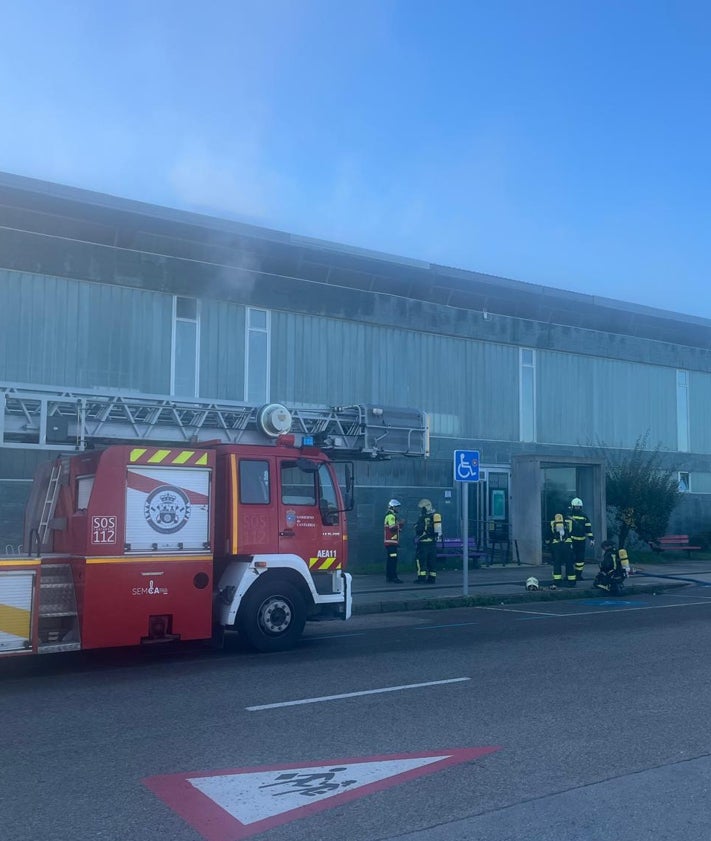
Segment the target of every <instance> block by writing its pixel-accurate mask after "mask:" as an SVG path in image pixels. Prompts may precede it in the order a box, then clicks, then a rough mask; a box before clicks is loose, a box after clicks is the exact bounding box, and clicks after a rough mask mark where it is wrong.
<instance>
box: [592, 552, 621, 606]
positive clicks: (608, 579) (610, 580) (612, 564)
mask: <svg viewBox="0 0 711 841" xmlns="http://www.w3.org/2000/svg"><path fill="white" fill-rule="evenodd" d="M622 552H625V550H624V549H620V550H619V551H618V550H617V549H615V544H614V543H612V541H610V540H606V541H605V542H604V543H603V544H602V560H601V561H600V572H598V574H597V575H596V576H595V580H594V581H593V587H597V589H598V590H604V591H605V592H606V593H610V595H612V596H618V595H619V594H620V593H621V592H622V591H623V589H624V586H625V575H626V574H625V570H624V567H623V566H622V559H621V558H620V554H621V553H622ZM626 554H627V553H626V552H625V555H626Z"/></svg>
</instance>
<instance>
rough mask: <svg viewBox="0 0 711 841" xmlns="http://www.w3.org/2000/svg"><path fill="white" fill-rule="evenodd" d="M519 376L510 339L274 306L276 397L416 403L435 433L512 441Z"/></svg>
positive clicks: (273, 390)
mask: <svg viewBox="0 0 711 841" xmlns="http://www.w3.org/2000/svg"><path fill="white" fill-rule="evenodd" d="M517 381H518V349H517V348H514V347H508V346H505V345H496V344H486V343H484V342H478V341H475V340H466V339H457V338H451V337H447V336H437V335H434V334H430V333H417V332H415V331H412V330H405V329H397V328H395V329H393V328H386V327H379V326H375V325H367V324H357V323H355V322H348V321H341V320H338V319H329V318H317V317H311V316H302V315H295V314H291V313H284V312H275V313H273V314H272V387H271V396H272V399H275V400H276V399H278V400H284V401H286V402H302V403H328V404H340V403H359V402H367V403H371V402H376V403H377V402H382V403H387V404H390V405H396V406H397V405H401V406H417V407H418V408H422V409H425V410H426V411H430V412H432V414H433V433H435V434H440V435H452V436H458V435H466V436H468V437H474V438H488V439H489V440H507V441H511V440H516V439H517V437H518V389H517V386H516V383H517ZM460 421H461V426H460Z"/></svg>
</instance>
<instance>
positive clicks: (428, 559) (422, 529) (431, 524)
mask: <svg viewBox="0 0 711 841" xmlns="http://www.w3.org/2000/svg"><path fill="white" fill-rule="evenodd" d="M417 507H418V508H419V509H420V517H419V519H418V521H417V523H416V525H415V564H416V565H417V578H416V579H415V580H416V582H417V583H418V584H434V583H435V582H436V581H437V569H436V565H437V541H438V540H440V539H441V537H442V516H441V515H440V514H438V513H437V512H436V511H435V509H434V506H433V505H432V503H431V502H430V500H429V499H421V500H420V501H419V502H418V503H417Z"/></svg>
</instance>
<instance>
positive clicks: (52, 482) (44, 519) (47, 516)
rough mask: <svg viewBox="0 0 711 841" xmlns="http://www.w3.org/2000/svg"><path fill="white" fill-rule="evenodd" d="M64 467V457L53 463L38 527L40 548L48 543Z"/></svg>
mask: <svg viewBox="0 0 711 841" xmlns="http://www.w3.org/2000/svg"><path fill="white" fill-rule="evenodd" d="M64 468H65V462H64V459H61V460H59V461H57V462H55V463H54V465H52V472H51V474H50V477H49V483H48V484H47V493H46V494H45V497H44V504H43V505H42V513H41V514H40V521H39V526H38V527H37V534H38V536H39V545H40V549H41V548H42V547H43V546H44V545H45V544H46V543H47V538H48V537H49V527H50V523H51V522H52V517H54V512H55V510H56V508H57V498H58V497H59V487H60V484H61V481H60V480H61V478H62V471H63V470H64Z"/></svg>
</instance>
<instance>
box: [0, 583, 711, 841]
mask: <svg viewBox="0 0 711 841" xmlns="http://www.w3.org/2000/svg"><path fill="white" fill-rule="evenodd" d="M709 651H711V589H709V588H706V587H693V586H692V587H688V588H684V589H682V590H677V591H674V592H673V593H668V594H660V595H651V594H650V595H645V596H644V597H642V596H635V597H633V598H630V599H627V600H614V599H608V600H605V599H599V598H596V597H592V596H591V598H590V599H589V600H582V601H568V602H543V603H538V604H535V605H533V604H528V605H525V604H522V605H508V606H504V605H501V606H494V607H489V608H459V609H453V610H443V611H422V612H418V613H396V614H385V615H379V614H378V615H370V616H363V617H356V618H354V619H353V620H352V621H351V622H349V623H345V624H340V623H325V624H319V625H314V626H309V628H308V630H307V635H306V637H305V639H304V642H303V644H302V645H300V646H299V648H298V649H296V650H294V651H291V652H288V653H284V654H274V655H254V654H250V653H248V652H246V651H245V650H244V649H243V648H242V647H241V646H240V644H239V642H238V641H233V642H232V643H231V644H229V645H228V646H227V648H226V649H225V650H223V651H221V652H215V651H210V650H203V649H200V648H198V647H188V648H181V649H171V650H155V649H153V650H150V651H121V652H114V653H110V654H106V653H102V654H98V655H93V656H89V655H87V654H78V655H75V654H64V655H55V656H54V657H53V658H52V659H47V658H44V659H43V658H23V659H22V660H17V659H15V660H12V661H11V660H3V661H0V721H1V722H2V727H1V728H0V758H1V760H0V826H2V832H0V836H1V837H3V838H7V839H8V840H10V839H11V841H36V839H39V838H47V839H51V841H98V840H99V839H107V841H157V839H161V841H165V840H166V839H171V841H200V839H201V838H205V837H206V838H209V839H210V841H237V839H239V838H243V837H257V838H260V839H264V841H287V839H288V841H302V840H303V841H319V839H324V841H325V839H329V841H331V839H339V841H381V839H382V840H383V841H384V839H394V838H397V839H399V841H444V840H445V839H447V841H458V839H461V841H464V839H467V841H479V839H481V841H508V839H517V841H519V840H520V839H526V841H528V839H535V841H564V839H565V841H579V840H580V841H583V839H585V841H588V839H596V841H597V839H601V841H606V839H615V841H640V840H641V839H647V838H649V839H652V838H653V839H655V841H658V839H683V840H684V841H696V840H697V839H699V841H701V839H703V841H707V839H708V837H709V825H711V798H710V797H709V794H710V793H711V791H710V790H711V761H710V760H709V756H710V755H711V726H709V715H710V714H711V713H710V709H711V689H710V688H709V687H710V686H711V668H710V665H709ZM382 690H388V691H382ZM362 693H369V694H362ZM331 696H346V697H338V698H333V697H331ZM306 701H308V703H307V702H306ZM295 702H300V703H295ZM483 747H489V748H497V750H495V751H492V752H490V753H486V754H485V755H482V756H472V755H469V754H461V755H460V754H458V753H457V751H459V750H465V749H473V748H483ZM433 755H436V756H438V757H448V756H451V757H453V758H452V759H451V760H447V762H450V764H447V763H444V766H443V767H439V766H437V764H436V762H435V760H434V759H425V760H422V759H421V758H420V759H418V757H422V756H425V757H432V756H433ZM413 756H414V757H415V758H414V759H413V758H412V757H413ZM372 757H378V759H377V760H376V761H374V762H371V763H369V765H368V766H367V767H368V768H369V769H375V770H374V771H373V772H372V773H374V774H376V777H377V774H385V773H386V771H387V769H390V772H392V768H395V767H396V766H395V765H392V768H391V766H390V765H388V763H395V762H398V761H399V762H410V764H411V765H412V763H415V764H416V763H417V762H420V763H421V762H423V761H425V762H430V763H433V764H434V768H430V769H429V770H428V768H427V767H420V771H419V772H418V773H420V774H421V775H420V776H417V774H416V773H415V772H414V771H412V770H410V771H409V772H407V773H406V772H402V773H403V776H402V777H397V778H392V779H391V780H390V782H389V783H385V782H378V781H377V780H376V781H375V782H373V781H372V780H371V782H370V783H368V785H365V783H362V785H363V788H361V789H360V790H358V785H361V782H359V781H360V777H359V774H362V773H364V772H363V771H362V767H365V766H362V765H359V764H358V762H359V761H360V762H362V761H363V760H366V759H368V758H372ZM394 757H399V758H400V759H397V760H396V759H394ZM349 763H352V764H349ZM288 766H291V769H289V768H288ZM308 766H324V767H323V768H320V769H316V768H315V769H314V771H313V774H312V775H311V776H310V775H309V773H308ZM397 767H399V766H397ZM254 768H260V769H263V770H262V771H260V772H259V773H260V774H262V775H263V776H262V777H257V776H255V777H252V776H247V775H246V772H248V771H249V769H254ZM341 768H344V769H345V770H344V771H340V770H338V771H334V769H341ZM280 769H281V770H280ZM294 769H296V770H294ZM304 769H306V770H304ZM226 770H231V772H232V773H233V774H236V775H237V776H236V777H234V779H237V780H238V781H239V782H241V783H242V784H243V787H244V789H245V791H246V794H245V793H244V792H243V794H242V795H241V797H242V798H243V800H244V801H245V803H246V804H247V806H249V808H252V805H250V804H253V802H254V803H256V800H257V795H258V796H259V797H260V798H261V799H262V800H263V801H264V802H265V803H266V804H267V805H266V806H265V807H264V808H270V809H272V811H274V810H277V811H276V812H274V814H276V815H278V810H279V809H281V810H282V812H283V811H289V810H290V809H292V810H294V811H291V812H290V813H289V814H288V815H286V816H282V817H272V818H268V819H266V818H264V819H263V820H264V822H263V823H259V820H257V819H256V818H255V819H254V820H253V822H252V823H250V824H244V826H243V825H242V824H240V825H239V826H237V825H236V824H234V823H230V821H227V822H225V821H224V820H222V817H224V812H222V811H221V810H219V809H218V810H215V809H214V808H211V809H206V808H205V807H204V803H205V801H200V803H202V806H201V805H200V803H198V805H197V806H196V805H195V802H194V800H195V798H194V794H191V792H192V793H194V791H195V784H186V783H185V782H184V780H182V779H180V780H179V782H178V783H176V782H175V777H174V776H173V775H182V776H183V777H185V776H188V775H193V777H195V776H200V777H209V778H213V777H215V772H220V771H226ZM390 772H389V773H390ZM255 773H256V772H255ZM316 777H318V778H319V779H318V780H316ZM156 780H158V781H157V782H156ZM314 780H315V782H314ZM232 781H233V777H230V776H228V777H219V778H218V781H217V783H215V780H214V779H212V781H211V782H210V783H209V784H210V785H213V786H217V788H218V789H219V790H221V791H223V794H222V795H221V796H224V797H236V795H231V794H230V793H229V791H231V789H229V786H230V785H232V784H233V783H232ZM324 781H331V782H329V783H328V784H329V785H333V786H334V787H338V786H340V788H335V789H334V790H337V791H338V792H340V793H339V794H337V796H334V797H333V799H332V800H331V802H330V803H329V801H328V799H325V800H324V799H321V800H319V799H318V797H316V794H315V789H314V786H315V785H318V784H320V783H322V782H324ZM356 783H357V785H356ZM204 785H208V783H205V784H204ZM220 786H222V789H220ZM250 786H251V787H252V788H250ZM326 787H327V786H326ZM171 791H172V792H173V794H172V795H170V792H171ZM225 791H227V794H225V793H224V792H225ZM166 792H169V794H168V795H166ZM186 792H187V793H186ZM171 797H172V800H171ZM279 798H281V799H279ZM243 805H244V804H243ZM305 807H306V808H305ZM245 808H247V807H245ZM254 808H256V807H254ZM181 811H183V812H184V813H185V815H184V816H181V814H179V813H180V812H181ZM255 814H256V813H255ZM265 814H266V813H265ZM270 814H271V813H270ZM221 816H222V817H221ZM260 819H261V818H260ZM281 820H284V821H286V822H284V823H279V821H281ZM196 826H197V827H199V828H200V831H198V830H197V829H196V828H195V827H196ZM255 833H257V834H255Z"/></svg>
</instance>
